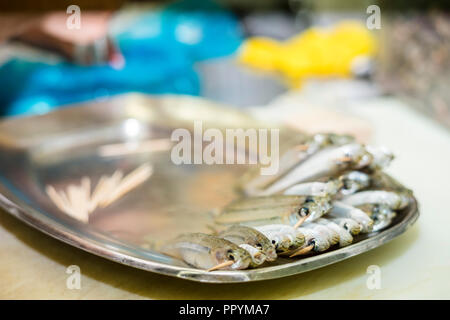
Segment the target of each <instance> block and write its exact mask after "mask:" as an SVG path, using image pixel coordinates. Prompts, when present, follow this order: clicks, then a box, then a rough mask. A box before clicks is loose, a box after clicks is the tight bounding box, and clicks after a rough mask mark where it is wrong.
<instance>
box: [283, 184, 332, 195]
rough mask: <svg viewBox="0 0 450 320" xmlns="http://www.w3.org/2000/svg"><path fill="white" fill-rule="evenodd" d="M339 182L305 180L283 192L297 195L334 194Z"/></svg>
mask: <svg viewBox="0 0 450 320" xmlns="http://www.w3.org/2000/svg"><path fill="white" fill-rule="evenodd" d="M340 187H341V183H340V181H338V180H331V181H328V182H305V183H299V184H296V185H293V186H292V187H290V188H288V189H286V190H285V191H284V192H283V194H285V195H297V196H319V197H328V196H334V195H335V194H336V193H337V192H338V191H339V189H340Z"/></svg>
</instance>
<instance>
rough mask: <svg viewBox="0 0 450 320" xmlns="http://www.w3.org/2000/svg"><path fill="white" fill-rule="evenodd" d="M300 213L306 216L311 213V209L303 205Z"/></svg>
mask: <svg viewBox="0 0 450 320" xmlns="http://www.w3.org/2000/svg"><path fill="white" fill-rule="evenodd" d="M299 214H300V216H302V217H304V216H306V215H308V214H309V209H308V208H306V207H303V208H301V209H300V212H299Z"/></svg>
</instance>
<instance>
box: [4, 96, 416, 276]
mask: <svg viewBox="0 0 450 320" xmlns="http://www.w3.org/2000/svg"><path fill="white" fill-rule="evenodd" d="M195 120H201V121H202V122H203V126H204V128H207V127H211V128H219V129H225V128H231V129H232V128H243V129H246V128H265V127H276V126H274V125H273V124H267V123H262V122H260V121H257V120H255V119H253V118H251V117H249V116H248V115H246V114H244V113H242V112H240V111H237V110H234V109H232V108H229V107H227V108H225V107H223V106H220V105H216V104H213V103H211V102H208V101H205V100H203V99H198V98H192V97H180V96H177V97H173V96H164V97H159V98H155V97H153V98H150V97H147V96H142V95H137V94H132V95H124V96H119V97H116V98H114V99H111V100H108V101H104V102H98V103H92V104H86V105H81V106H76V107H68V108H65V109H61V110H58V111H55V112H52V113H49V114H46V115H42V116H33V117H24V118H14V119H8V120H4V121H2V122H0V206H1V207H3V208H4V209H5V210H6V211H8V212H9V213H11V214H12V215H14V216H16V217H18V218H19V219H21V220H23V221H25V222H26V223H28V224H30V225H31V226H33V227H35V228H37V229H39V230H41V231H42V232H44V233H46V234H48V235H50V236H52V237H54V238H56V239H59V240H61V241H64V242H66V243H68V244H70V245H73V246H75V247H78V248H80V249H82V250H85V251H88V252H90V253H93V254H96V255H99V256H102V257H104V258H107V259H110V260H113V261H116V262H119V263H122V264H125V265H129V266H132V267H136V268H139V269H144V270H148V271H152V272H157V273H161V274H165V275H169V276H175V277H179V278H183V279H187V280H193V281H202V282H215V283H229V282H245V281H255V280H265V279H274V278H279V277H284V276H289V275H293V274H298V273H302V272H305V271H309V270H312V269H316V268H320V267H323V266H326V265H329V264H332V263H335V262H338V261H341V260H344V259H347V258H349V257H352V256H355V255H358V254H360V253H363V252H365V251H368V250H370V249H373V248H376V247H378V246H380V245H382V244H384V243H386V242H388V241H390V240H392V239H393V238H395V237H397V236H398V235H400V234H402V233H403V232H404V231H405V230H406V229H407V228H408V227H410V226H411V225H412V224H413V223H414V222H415V221H416V220H417V218H418V216H419V213H418V208H417V202H416V200H415V199H414V200H413V202H412V203H411V205H410V206H408V207H407V208H406V209H405V210H403V211H402V212H400V213H399V214H398V216H397V217H396V219H395V221H394V222H393V223H392V224H391V225H390V226H389V227H388V228H386V229H385V230H382V231H379V232H376V233H373V234H370V235H365V236H361V237H357V238H356V239H355V243H353V244H352V245H350V246H348V247H345V248H337V249H334V250H332V251H329V252H326V253H322V254H318V255H312V256H309V257H304V258H301V259H283V258H279V259H278V260H277V261H276V262H274V263H272V264H270V265H267V266H265V267H261V268H257V269H252V270H244V271H214V272H206V271H202V270H198V269H194V268H191V267H189V266H188V265H186V264H184V263H183V262H181V261H178V260H176V259H173V258H171V257H168V256H166V255H163V254H161V253H159V252H158V251H157V250H155V249H154V248H157V247H158V244H159V243H162V242H163V241H164V240H167V239H169V238H172V237H173V236H175V235H176V234H178V233H181V232H209V231H210V230H209V229H208V224H210V223H211V215H210V213H211V211H212V210H214V209H215V208H219V207H221V206H223V205H225V204H226V203H228V202H229V201H230V200H232V199H234V198H236V197H237V196H238V195H237V194H236V188H235V182H236V180H237V179H238V178H239V177H241V176H242V174H243V173H244V172H245V171H246V170H248V166H245V165H214V166H208V165H178V166H177V165H175V164H173V163H172V162H171V161H170V148H166V149H164V148H153V149H152V148H148V146H149V144H148V142H149V141H150V142H151V141H161V139H163V140H164V139H165V140H166V141H168V140H170V135H171V133H172V131H173V130H174V129H177V128H186V129H188V130H192V127H193V122H194V121H195ZM300 134H301V133H296V135H300ZM291 136H292V131H290V130H289V129H286V128H280V139H281V141H288V140H289V139H288V137H291ZM287 144H289V143H287ZM150 145H151V143H150ZM281 148H282V146H281ZM144 162H145V163H147V162H150V163H152V165H153V166H154V174H153V176H152V177H151V178H150V179H149V180H148V181H147V182H145V183H144V184H143V185H141V186H139V187H138V188H137V189H135V190H134V191H133V192H131V193H130V194H127V195H126V196H125V197H123V198H121V199H120V200H119V201H117V203H115V204H114V205H112V206H110V207H107V208H105V209H101V210H99V211H98V212H97V211H96V212H94V213H93V214H92V216H91V217H90V220H89V223H82V222H79V221H77V220H75V219H72V218H70V217H68V216H66V215H65V214H63V213H61V212H60V211H59V210H58V209H57V208H56V207H55V206H54V205H53V203H51V201H50V200H49V198H48V196H47V195H46V193H45V186H46V185H48V184H51V185H54V186H56V187H57V188H62V187H65V186H67V185H68V184H70V183H78V182H79V181H80V179H81V177H83V176H89V177H90V178H91V179H92V180H93V181H94V182H95V181H98V179H99V178H100V176H101V175H103V174H112V173H113V172H114V170H116V169H118V168H120V169H121V170H123V171H124V172H128V171H131V170H133V169H134V168H135V167H137V166H138V165H140V164H142V163H144Z"/></svg>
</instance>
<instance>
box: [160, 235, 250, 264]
mask: <svg viewBox="0 0 450 320" xmlns="http://www.w3.org/2000/svg"><path fill="white" fill-rule="evenodd" d="M161 251H162V252H163V253H165V254H167V255H170V256H172V257H175V258H178V259H181V260H183V261H185V262H186V263H188V264H189V265H192V266H194V267H195V268H199V269H208V270H211V269H215V268H216V267H217V266H218V265H224V266H223V269H227V270H239V269H246V268H248V267H249V265H250V263H251V257H250V254H249V253H248V252H247V251H246V250H244V249H243V248H240V247H239V246H237V245H235V244H234V243H232V242H230V241H228V240H224V239H221V238H218V237H215V236H211V235H208V234H204V233H186V234H182V235H180V236H179V237H177V238H176V239H174V240H172V241H170V242H168V243H167V244H166V245H164V246H163V247H162V248H161Z"/></svg>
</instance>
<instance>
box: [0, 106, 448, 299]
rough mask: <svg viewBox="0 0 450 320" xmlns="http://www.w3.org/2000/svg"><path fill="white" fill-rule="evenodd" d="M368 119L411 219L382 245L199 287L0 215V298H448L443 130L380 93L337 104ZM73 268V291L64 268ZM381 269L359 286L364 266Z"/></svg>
mask: <svg viewBox="0 0 450 320" xmlns="http://www.w3.org/2000/svg"><path fill="white" fill-rule="evenodd" d="M342 109H343V110H345V112H347V113H352V114H353V115H354V116H357V117H360V118H362V119H363V121H366V122H367V123H370V124H371V125H372V130H373V132H372V139H371V140H372V142H374V143H382V144H384V145H386V146H387V147H389V148H391V149H392V150H394V151H395V153H396V155H397V158H396V160H395V161H394V162H393V164H392V165H391V167H390V168H389V170H388V172H389V173H391V174H392V175H393V176H394V177H396V178H397V179H399V180H400V181H401V182H402V183H404V184H405V185H406V186H408V187H410V188H412V189H413V190H414V192H415V195H416V197H417V198H418V200H419V203H420V209H421V216H420V218H419V220H418V222H417V223H416V224H415V225H414V227H413V228H411V229H410V230H408V231H407V232H406V233H405V234H403V235H401V236H400V237H399V238H397V239H395V240H393V241H392V242H390V243H388V244H386V245H384V246H382V247H380V248H377V249H374V250H372V251H370V252H367V253H364V254H361V255H359V256H357V257H353V258H350V259H348V260H345V261H343V262H340V263H337V264H334V265H331V266H328V267H324V268H322V269H319V270H315V271H311V272H308V273H305V274H300V275H296V276H291V277H287V278H283V279H278V280H271V281H263V282H256V283H246V284H233V285H214V284H200V283H194V282H188V281H185V280H179V279H175V278H170V277H166V276H161V275H156V274H152V273H149V272H145V271H141V270H137V269H133V268H130V267H126V266H123V265H120V264H117V263H114V262H110V261H107V260H105V259H102V258H99V257H96V256H94V255H91V254H89V253H86V252H83V251H81V250H79V249H76V248H73V247H71V246H69V245H67V244H64V243H61V242H59V241H57V240H55V239H53V238H51V237H49V236H46V235H44V234H42V233H41V232H39V231H37V230H35V229H33V228H31V227H29V226H27V225H25V224H24V223H22V222H20V221H18V220H17V219H15V218H14V217H12V216H10V215H9V214H8V213H6V212H3V211H0V298H2V299H8V298H9V299H49V298H52V299H54V298H56V299H141V298H151V299H184V298H185V299H214V298H216V299H221V298H227V299H319V298H321V299H355V298H357V299H390V298H391V299H392V298H393V299H404V298H426V299H429V298H430V299H431V298H437V299H440V298H446V299H449V298H450V229H449V228H450V209H449V207H448V205H447V204H446V201H450V134H449V132H448V131H447V130H446V129H444V128H441V127H439V126H437V125H435V124H434V123H433V122H432V121H430V120H428V119H426V118H423V117H422V116H420V115H418V114H416V113H415V112H414V111H411V110H409V109H408V108H406V107H405V106H404V105H402V104H401V103H399V102H397V101H395V100H389V99H379V98H378V99H372V100H370V101H368V102H366V103H364V105H359V104H356V103H355V104H353V105H346V106H345V107H343V108H342ZM69 265H78V266H79V267H80V268H81V275H82V276H81V289H80V290H69V289H67V288H66V279H67V277H68V276H69V275H68V274H66V268H67V267H68V266H69ZM370 265H377V266H379V267H380V270H381V289H378V290H376V289H375V290H369V289H368V287H367V285H366V281H367V279H368V277H369V274H367V273H366V270H367V267H368V266H370Z"/></svg>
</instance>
